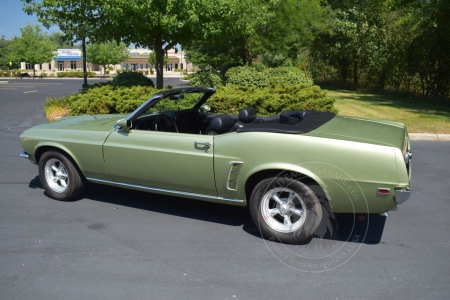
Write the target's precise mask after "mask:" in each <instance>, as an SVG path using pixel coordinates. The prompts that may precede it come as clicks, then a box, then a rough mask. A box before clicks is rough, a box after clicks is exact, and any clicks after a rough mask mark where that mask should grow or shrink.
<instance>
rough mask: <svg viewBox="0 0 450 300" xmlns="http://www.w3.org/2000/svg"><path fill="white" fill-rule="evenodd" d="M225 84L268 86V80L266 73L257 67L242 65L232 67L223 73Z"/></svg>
mask: <svg viewBox="0 0 450 300" xmlns="http://www.w3.org/2000/svg"><path fill="white" fill-rule="evenodd" d="M225 77H226V85H237V86H248V87H256V88H266V87H269V86H270V80H269V77H268V76H267V74H266V73H264V72H261V71H259V70H258V69H257V68H254V67H249V66H243V67H234V68H231V69H229V70H228V71H227V73H226V74H225Z"/></svg>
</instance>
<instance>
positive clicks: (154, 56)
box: [148, 51, 169, 74]
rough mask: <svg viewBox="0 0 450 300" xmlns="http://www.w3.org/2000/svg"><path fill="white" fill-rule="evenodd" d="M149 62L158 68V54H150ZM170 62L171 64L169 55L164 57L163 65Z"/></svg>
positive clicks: (153, 52)
mask: <svg viewBox="0 0 450 300" xmlns="http://www.w3.org/2000/svg"><path fill="white" fill-rule="evenodd" d="M148 62H149V63H150V65H151V66H156V53H155V51H152V52H150V54H149V56H148ZM168 62H169V58H168V57H167V55H164V59H163V62H162V63H163V65H165V64H167V63H168ZM152 74H153V73H152Z"/></svg>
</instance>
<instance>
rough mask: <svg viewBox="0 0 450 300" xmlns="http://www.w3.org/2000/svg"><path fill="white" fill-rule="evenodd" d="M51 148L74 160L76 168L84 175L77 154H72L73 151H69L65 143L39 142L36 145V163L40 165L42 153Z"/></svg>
mask: <svg viewBox="0 0 450 300" xmlns="http://www.w3.org/2000/svg"><path fill="white" fill-rule="evenodd" d="M49 150H57V151H59V152H61V153H62V154H64V155H66V156H67V158H68V159H69V160H71V161H72V163H73V165H74V166H75V168H77V170H78V172H79V173H80V174H82V175H83V177H85V176H84V174H83V172H82V171H81V168H80V165H79V162H78V161H77V159H76V158H75V156H74V155H73V154H72V152H71V151H69V149H67V148H66V147H64V146H63V145H59V144H53V143H51V144H38V145H36V148H35V151H34V159H35V161H36V163H37V164H38V165H39V160H40V159H41V157H42V154H44V153H45V152H47V151H49Z"/></svg>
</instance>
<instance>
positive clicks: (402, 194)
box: [395, 187, 411, 205]
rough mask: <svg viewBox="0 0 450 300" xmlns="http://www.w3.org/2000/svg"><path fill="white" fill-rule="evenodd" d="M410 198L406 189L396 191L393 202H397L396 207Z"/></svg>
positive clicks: (409, 192)
mask: <svg viewBox="0 0 450 300" xmlns="http://www.w3.org/2000/svg"><path fill="white" fill-rule="evenodd" d="M410 196H411V190H410V189H409V187H408V188H406V189H405V190H396V191H395V202H397V204H398V205H400V204H403V203H405V202H406V200H408V199H409V197H410Z"/></svg>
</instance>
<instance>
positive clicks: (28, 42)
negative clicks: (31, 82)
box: [10, 24, 57, 76]
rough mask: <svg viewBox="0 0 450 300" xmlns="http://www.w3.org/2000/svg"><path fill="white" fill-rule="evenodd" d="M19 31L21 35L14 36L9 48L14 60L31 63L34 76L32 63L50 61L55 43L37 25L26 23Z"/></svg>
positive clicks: (55, 46)
mask: <svg viewBox="0 0 450 300" xmlns="http://www.w3.org/2000/svg"><path fill="white" fill-rule="evenodd" d="M20 31H21V33H22V35H21V37H14V39H13V40H12V42H11V45H10V49H11V52H12V53H13V55H14V56H15V60H17V61H24V62H27V63H30V64H31V66H32V67H33V76H35V72H36V71H35V69H34V65H35V64H42V63H46V62H49V61H51V60H52V59H53V56H54V54H53V51H55V50H56V48H57V44H56V43H54V42H52V41H51V40H50V39H49V37H48V36H47V35H46V34H44V33H43V32H42V29H41V27H40V26H39V25H31V24H27V25H26V26H25V27H24V28H20Z"/></svg>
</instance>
